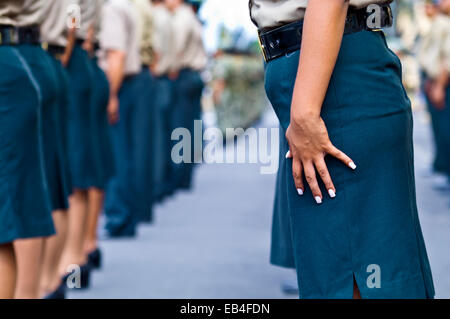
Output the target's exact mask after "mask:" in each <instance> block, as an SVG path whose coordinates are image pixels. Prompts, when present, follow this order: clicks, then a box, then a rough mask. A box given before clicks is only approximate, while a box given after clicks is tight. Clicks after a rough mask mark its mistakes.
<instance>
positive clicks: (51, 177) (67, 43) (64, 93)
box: [39, 0, 76, 299]
mask: <svg viewBox="0 0 450 319" xmlns="http://www.w3.org/2000/svg"><path fill="white" fill-rule="evenodd" d="M73 3H74V1H73V0H64V1H57V0H51V1H47V3H46V13H45V20H44V22H43V24H42V25H41V38H42V41H43V42H44V47H46V48H47V52H48V53H49V55H50V57H51V63H52V65H53V69H54V71H55V78H56V81H55V85H56V96H55V99H56V101H55V105H54V106H52V107H51V108H50V109H49V112H46V113H45V114H44V115H43V120H44V132H48V133H47V134H45V138H44V157H45V164H46V168H47V169H46V172H47V181H48V186H49V191H50V200H51V204H52V210H53V221H54V224H55V228H56V232H57V233H56V235H55V236H52V237H49V238H47V239H46V240H45V245H44V254H43V261H42V272H41V280H40V292H39V295H40V296H41V297H45V298H48V299H64V298H65V283H63V282H62V280H61V276H60V274H59V271H58V266H59V262H60V258H61V255H62V252H63V248H64V244H65V236H66V231H67V209H68V197H69V195H70V193H71V191H72V186H71V182H70V170H69V166H68V156H67V145H66V138H67V134H66V129H67V123H68V122H67V121H68V118H67V111H68V105H69V96H68V90H69V88H68V87H69V78H68V74H67V71H66V69H65V66H66V65H67V63H68V61H69V60H70V57H71V55H72V50H73V47H74V45H75V25H76V21H71V20H69V18H75V17H70V16H69V9H70V5H71V4H73Z"/></svg>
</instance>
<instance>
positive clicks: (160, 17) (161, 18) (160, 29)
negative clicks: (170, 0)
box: [153, 5, 173, 75]
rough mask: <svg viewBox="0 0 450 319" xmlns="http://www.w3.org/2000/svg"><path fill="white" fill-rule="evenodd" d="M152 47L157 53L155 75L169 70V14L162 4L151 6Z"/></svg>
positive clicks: (171, 43) (171, 44)
mask: <svg viewBox="0 0 450 319" xmlns="http://www.w3.org/2000/svg"><path fill="white" fill-rule="evenodd" d="M153 13H154V15H153V18H154V20H153V48H154V50H155V53H156V54H157V55H158V63H157V64H156V67H155V73H156V75H163V74H166V73H168V72H169V70H170V66H171V65H172V61H173V49H172V48H173V37H172V33H173V30H172V25H171V20H170V18H171V16H170V12H169V10H167V9H166V7H165V6H164V5H155V6H153Z"/></svg>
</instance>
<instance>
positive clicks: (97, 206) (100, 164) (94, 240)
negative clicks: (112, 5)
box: [83, 0, 114, 269]
mask: <svg viewBox="0 0 450 319" xmlns="http://www.w3.org/2000/svg"><path fill="white" fill-rule="evenodd" d="M104 3H105V0H95V1H92V6H94V8H95V12H94V21H93V24H92V25H91V26H90V29H89V36H88V39H87V40H86V41H85V42H84V44H83V47H84V49H85V50H86V51H87V52H88V53H89V57H90V62H91V67H92V72H91V83H92V86H93V91H92V96H91V107H90V110H91V117H90V120H91V127H92V136H91V138H92V144H93V145H94V149H93V150H92V152H93V155H94V156H93V158H94V162H93V163H92V165H93V166H94V167H95V179H94V184H93V186H92V187H91V188H89V190H88V194H87V195H88V206H87V211H88V213H87V214H88V216H87V222H86V232H85V238H84V244H83V249H84V254H85V255H87V256H88V264H89V265H90V266H91V267H92V268H95V269H98V268H100V266H101V252H100V249H99V247H98V237H97V229H98V222H99V217H100V213H101V211H102V209H103V201H104V190H105V188H106V185H107V183H108V181H109V179H110V178H111V176H112V174H113V170H114V158H113V156H112V146H111V141H110V134H109V133H110V132H109V123H108V117H107V112H106V109H107V106H108V101H109V83H108V79H107V78H106V75H105V73H104V72H103V70H102V69H101V68H100V67H99V66H98V59H97V53H98V49H99V43H98V41H99V39H98V37H99V32H100V24H101V17H102V12H103V5H104Z"/></svg>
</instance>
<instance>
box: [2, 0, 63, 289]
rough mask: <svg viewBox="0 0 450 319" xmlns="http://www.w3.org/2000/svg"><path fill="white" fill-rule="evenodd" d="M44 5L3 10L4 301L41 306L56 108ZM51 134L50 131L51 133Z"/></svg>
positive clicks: (9, 0) (9, 3) (12, 0)
mask: <svg viewBox="0 0 450 319" xmlns="http://www.w3.org/2000/svg"><path fill="white" fill-rule="evenodd" d="M45 9H46V8H45V1H44V0H20V1H18V0H4V1H1V2H0V35H1V36H0V69H1V70H2V72H0V113H1V114H2V115H1V116H0V135H1V136H2V138H1V139H0V157H1V158H2V160H1V162H0V298H13V297H16V298H38V297H39V280H38V278H39V274H40V269H41V262H42V248H43V245H44V237H46V236H50V235H53V234H54V227H53V221H52V216H51V205H50V200H49V199H50V198H49V197H48V195H49V194H48V184H47V178H46V166H45V157H44V154H43V150H44V145H43V140H44V138H45V135H44V128H43V125H44V123H45V122H44V119H43V118H42V116H43V115H44V114H45V115H46V116H47V115H48V114H50V113H51V109H52V108H53V107H54V106H55V90H56V89H55V79H54V73H53V69H52V63H51V61H49V59H50V58H49V57H48V56H47V54H46V53H45V52H44V50H42V47H41V45H40V28H39V25H40V24H41V23H42V21H43V19H44V14H45ZM47 132H48V131H47Z"/></svg>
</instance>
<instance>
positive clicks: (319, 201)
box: [314, 196, 322, 204]
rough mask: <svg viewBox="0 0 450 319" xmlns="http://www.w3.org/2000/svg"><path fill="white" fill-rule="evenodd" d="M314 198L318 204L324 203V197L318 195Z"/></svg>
mask: <svg viewBox="0 0 450 319" xmlns="http://www.w3.org/2000/svg"><path fill="white" fill-rule="evenodd" d="M314 199H315V200H316V202H317V204H322V198H321V197H320V196H316V197H314Z"/></svg>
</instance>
